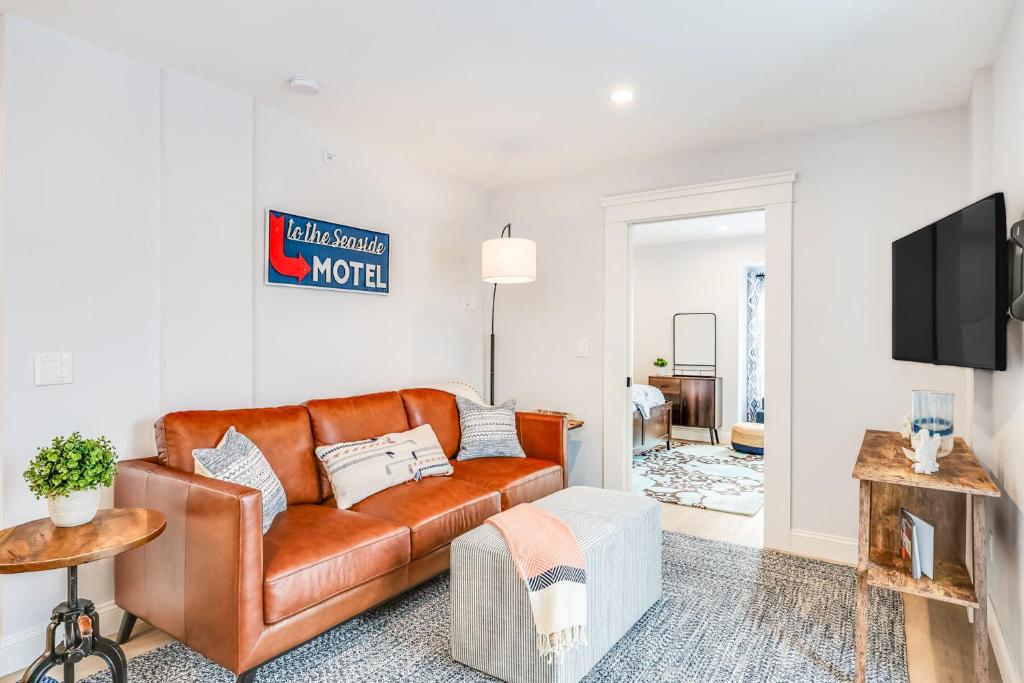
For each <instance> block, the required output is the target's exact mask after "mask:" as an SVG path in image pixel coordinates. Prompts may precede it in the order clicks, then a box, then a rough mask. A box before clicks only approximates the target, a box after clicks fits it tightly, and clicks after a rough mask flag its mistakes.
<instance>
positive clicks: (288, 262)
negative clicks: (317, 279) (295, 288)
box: [270, 214, 312, 282]
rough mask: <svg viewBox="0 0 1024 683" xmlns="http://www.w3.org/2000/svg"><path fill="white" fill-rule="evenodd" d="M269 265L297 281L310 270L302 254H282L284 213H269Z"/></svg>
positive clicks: (300, 280)
mask: <svg viewBox="0 0 1024 683" xmlns="http://www.w3.org/2000/svg"><path fill="white" fill-rule="evenodd" d="M270 265H272V266H273V267H274V270H276V271H277V272H279V273H280V274H281V275H287V276H291V277H294V278H297V279H298V281H299V282H302V280H303V278H305V277H306V276H307V275H309V271H310V270H312V269H311V268H310V267H309V264H308V263H306V259H304V258H302V254H299V255H298V256H285V255H284V214H280V215H277V216H275V215H274V214H270Z"/></svg>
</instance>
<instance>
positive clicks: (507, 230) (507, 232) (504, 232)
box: [491, 223, 512, 406]
mask: <svg viewBox="0 0 1024 683" xmlns="http://www.w3.org/2000/svg"><path fill="white" fill-rule="evenodd" d="M511 236H512V224H511V223H508V224H507V225H505V227H504V228H502V229H501V235H499V237H511ZM497 299H498V283H497V282H495V283H494V290H493V291H492V292H491V405H492V406H493V405H494V302H495V301H497Z"/></svg>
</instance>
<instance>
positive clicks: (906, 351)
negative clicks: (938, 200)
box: [892, 194, 1009, 370]
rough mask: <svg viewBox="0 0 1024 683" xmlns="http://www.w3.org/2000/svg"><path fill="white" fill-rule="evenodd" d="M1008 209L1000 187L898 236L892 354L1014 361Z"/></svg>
mask: <svg viewBox="0 0 1024 683" xmlns="http://www.w3.org/2000/svg"><path fill="white" fill-rule="evenodd" d="M1006 254H1007V251H1006V209H1005V207H1004V204H1003V195H1002V194H994V195H992V196H991V197H986V198H985V199H982V200H980V201H978V202H975V203H974V204H971V205H970V206H968V207H967V208H965V209H962V210H960V211H957V212H956V213H954V214H951V215H949V216H946V217H945V218H943V219H941V220H939V221H936V222H935V223H933V224H931V225H929V226H926V227H924V228H921V229H920V230H918V231H916V232H913V233H911V234H909V235H907V236H906V237H903V238H901V239H898V240H896V241H895V242H893V243H892V357H893V358H895V359H896V360H910V361H919V362H923V363H935V364H938V365H960V366H964V367H972V368H984V369H989V370H1005V369H1006V309H1007V306H1008V305H1009V302H1008V298H1009V295H1008V292H1007V288H1008V286H1009V285H1008V281H1007V260H1006Z"/></svg>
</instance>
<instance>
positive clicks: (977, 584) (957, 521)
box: [853, 429, 1000, 683]
mask: <svg viewBox="0 0 1024 683" xmlns="http://www.w3.org/2000/svg"><path fill="white" fill-rule="evenodd" d="M909 445H910V444H908V443H907V442H906V440H905V439H903V437H902V436H900V435H899V434H898V433H896V432H880V431H875V430H870V429H869V430H868V431H866V432H865V433H864V441H863V442H862V444H861V447H860V454H859V455H858V456H857V464H856V465H855V466H854V468H853V478H854V479H859V480H860V537H859V541H858V549H859V556H858V562H857V682H858V683H863V681H864V679H865V676H866V675H867V655H868V587H869V586H880V587H882V588H888V589H891V590H896V591H900V592H903V593H911V594H913V595H920V596H922V597H925V598H929V599H932V600H942V601H944V602H951V603H954V604H957V605H963V606H964V607H972V608H974V675H975V679H976V680H978V681H988V626H987V623H986V622H987V617H988V605H987V599H986V595H987V586H986V571H987V565H986V561H987V559H988V532H987V531H986V528H985V500H986V499H987V498H997V497H999V495H1000V493H999V487H998V486H996V484H995V482H993V481H992V478H991V477H989V475H988V472H986V471H985V468H984V467H982V466H981V464H980V463H979V462H978V459H977V458H976V457H975V455H974V453H973V452H972V451H971V449H970V447H969V446H968V445H967V443H966V442H964V440H963V439H961V438H960V437H957V438H956V439H955V440H954V445H953V451H952V452H951V453H950V454H949V455H947V456H946V457H944V458H940V459H939V471H938V472H936V473H934V474H918V473H916V472H914V467H913V463H911V462H910V460H909V459H908V458H907V457H906V455H904V453H903V447H904V446H908V447H909ZM967 496H970V497H971V515H970V517H971V519H970V520H969V519H968V515H967ZM901 507H902V508H906V509H907V510H908V511H909V512H911V513H913V514H915V515H917V516H918V517H921V518H922V519H924V520H925V521H926V522H928V523H929V524H932V525H934V526H935V539H934V541H935V563H934V574H935V578H934V579H929V578H928V577H927V576H922V577H921V578H920V579H915V578H913V576H911V573H910V570H909V568H908V567H907V566H906V564H905V561H903V560H902V559H901V557H900V508H901ZM969 523H971V524H973V528H972V531H973V533H972V541H973V543H972V553H971V554H972V559H973V565H974V567H973V568H974V578H973V580H972V578H971V574H970V573H969V572H968V571H967V558H966V554H967V525H968V524H969Z"/></svg>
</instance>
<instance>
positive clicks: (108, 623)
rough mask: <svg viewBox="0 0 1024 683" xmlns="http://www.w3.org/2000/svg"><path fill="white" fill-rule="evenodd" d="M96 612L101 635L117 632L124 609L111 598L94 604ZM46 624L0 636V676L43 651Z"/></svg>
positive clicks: (26, 663) (30, 660) (12, 670)
mask: <svg viewBox="0 0 1024 683" xmlns="http://www.w3.org/2000/svg"><path fill="white" fill-rule="evenodd" d="M96 612H97V614H99V617H100V626H101V627H102V629H103V635H105V636H111V635H113V634H115V633H117V629H118V627H119V626H120V625H121V616H122V615H123V614H124V610H122V609H121V608H120V607H118V606H117V605H115V604H114V601H113V600H111V601H109V602H105V603H103V604H102V605H96ZM47 625H48V622H47V624H42V625H41V626H37V627H35V628H27V629H25V630H24V631H21V632H20V633H12V634H11V635H9V636H4V637H3V638H0V662H2V666H0V676H6V675H7V674H9V673H13V672H15V671H20V670H21V669H24V668H25V667H27V666H28V665H29V664H31V663H32V662H33V661H34V660H35V658H36V657H38V656H39V655H41V654H42V653H43V648H44V645H45V643H44V639H45V637H46V626H47Z"/></svg>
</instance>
